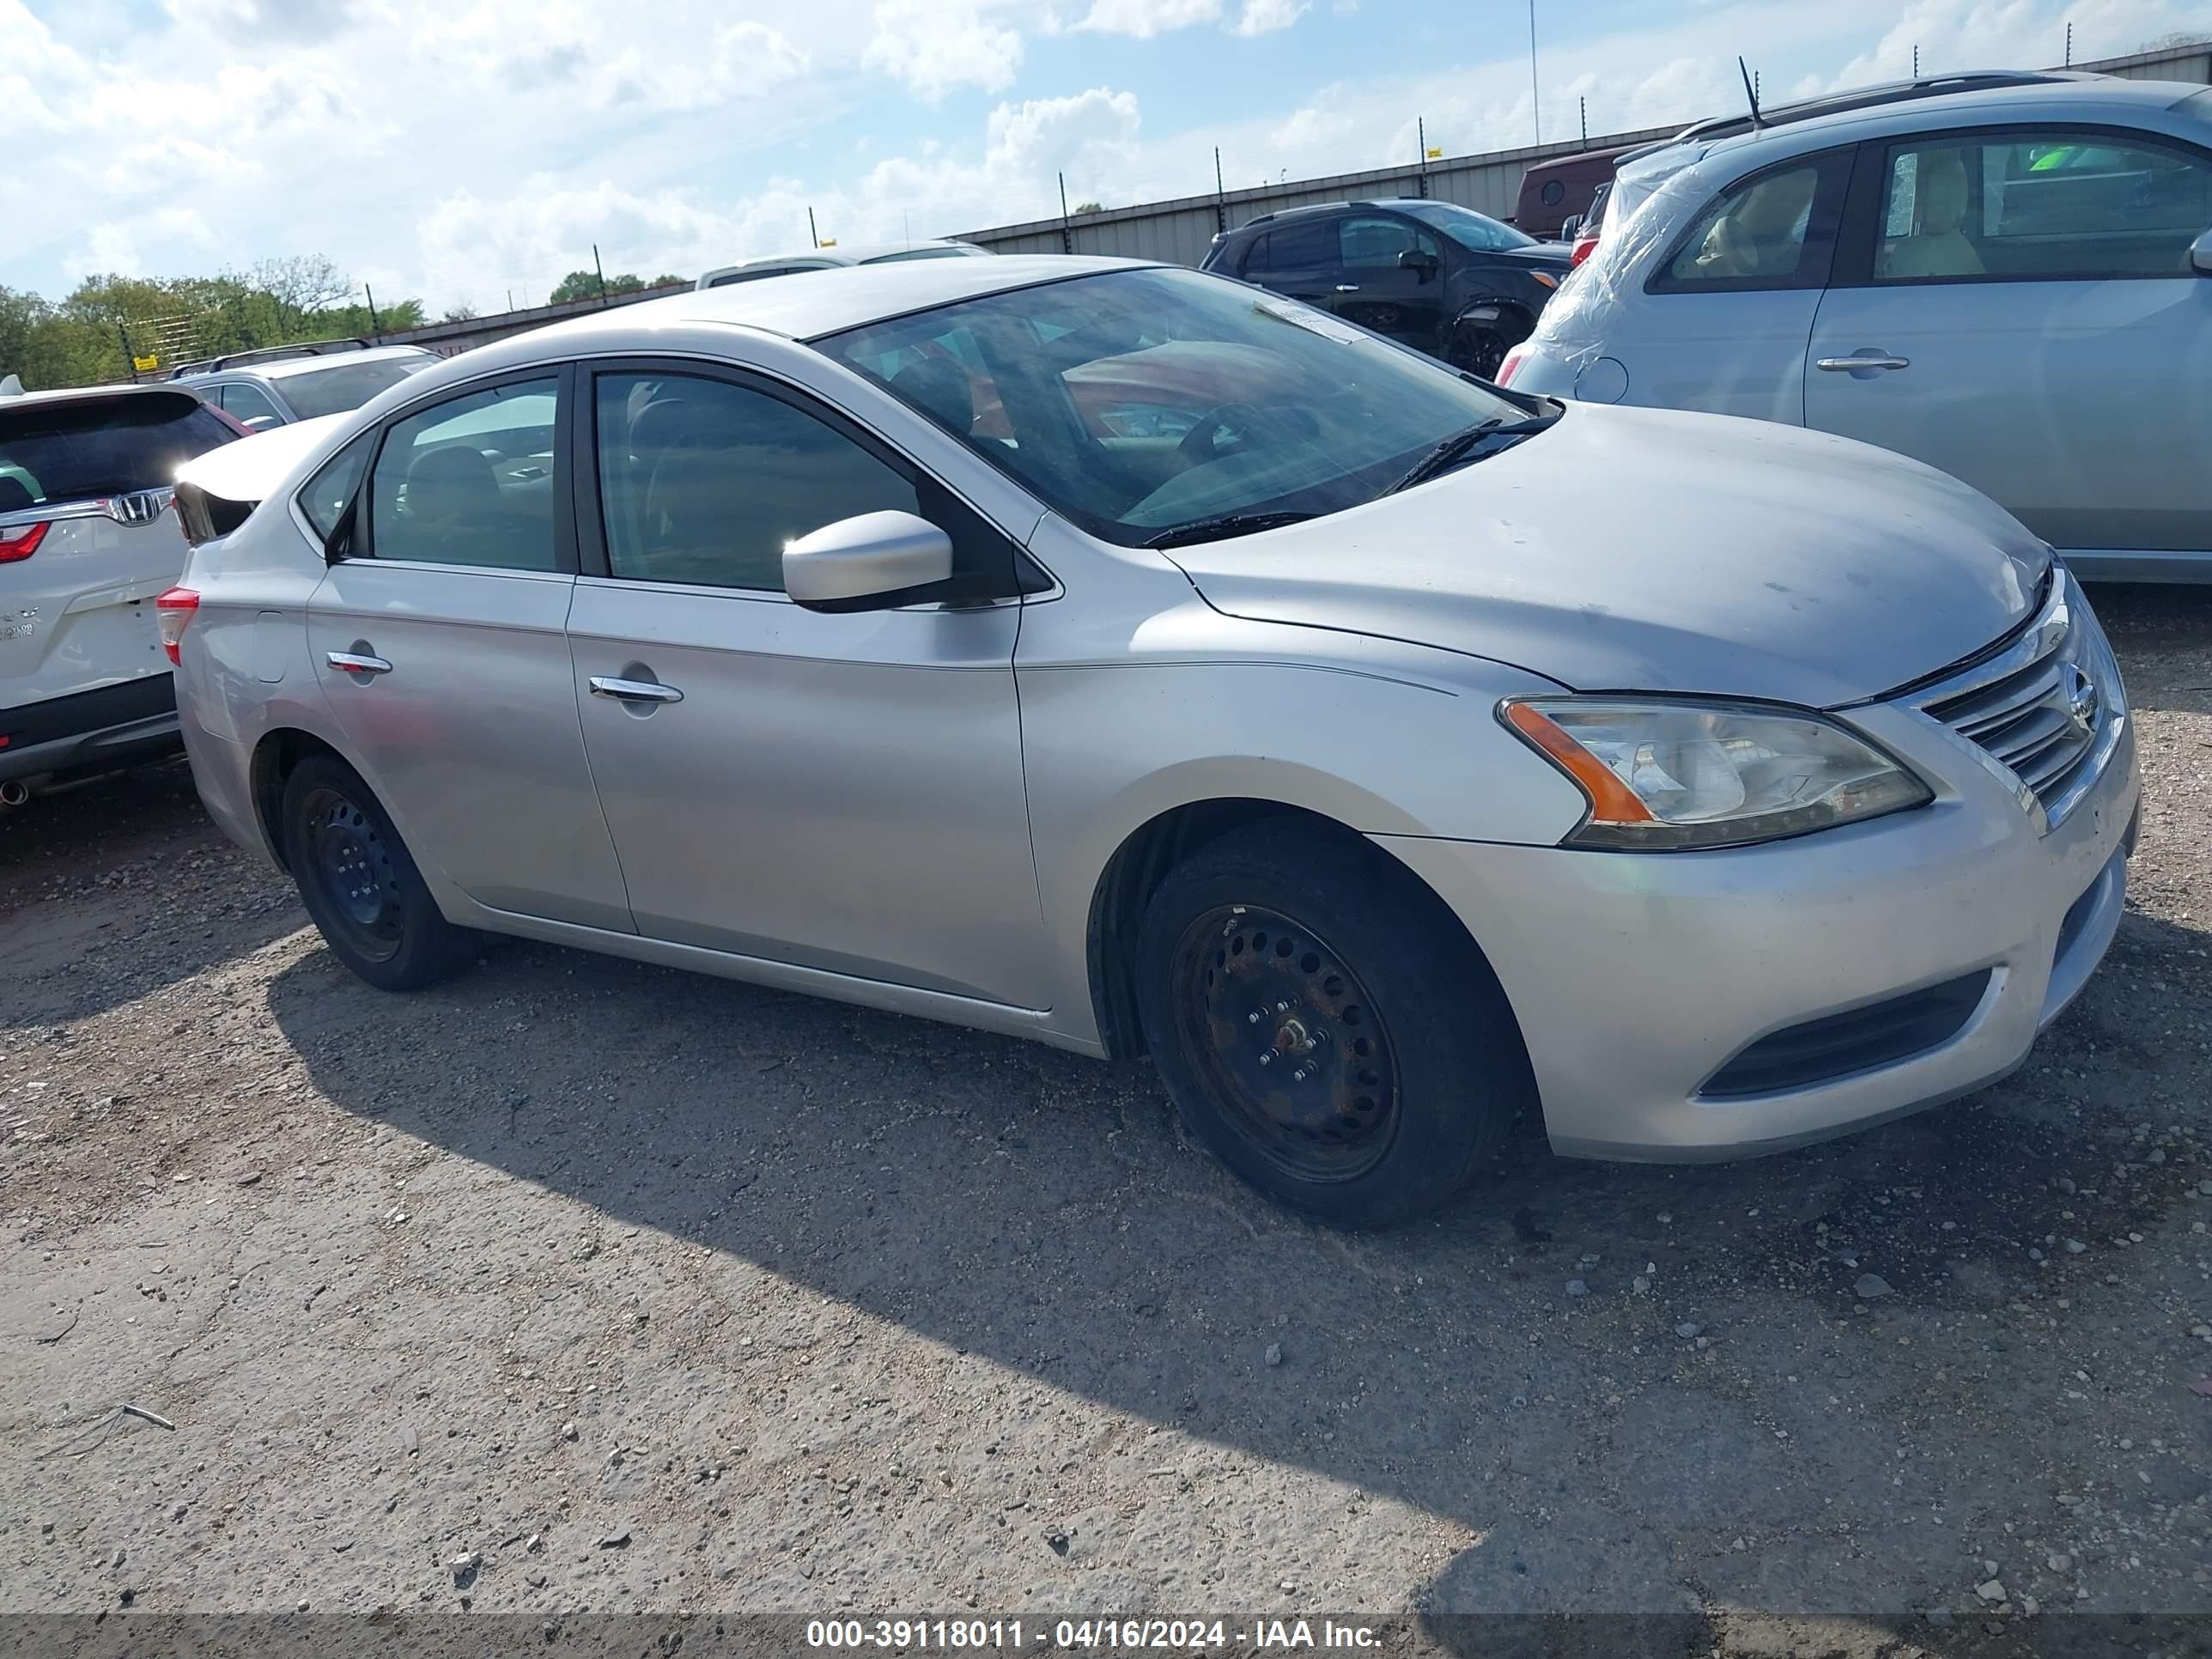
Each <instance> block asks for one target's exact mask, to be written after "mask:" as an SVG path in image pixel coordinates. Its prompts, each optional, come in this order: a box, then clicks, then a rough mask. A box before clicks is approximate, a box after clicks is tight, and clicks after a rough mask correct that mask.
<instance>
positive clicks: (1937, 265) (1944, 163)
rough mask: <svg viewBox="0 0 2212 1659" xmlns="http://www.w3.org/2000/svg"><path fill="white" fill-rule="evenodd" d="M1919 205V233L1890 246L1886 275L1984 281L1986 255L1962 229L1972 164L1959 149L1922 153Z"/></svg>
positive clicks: (1885, 253) (1884, 255)
mask: <svg viewBox="0 0 2212 1659" xmlns="http://www.w3.org/2000/svg"><path fill="white" fill-rule="evenodd" d="M1914 194H1915V196H1916V197H1917V201H1916V202H1915V204H1914V205H1915V207H1916V209H1917V216H1918V218H1919V221H1920V224H1919V228H1918V229H1917V230H1916V231H1914V233H1913V234H1911V235H1910V236H1900V237H1898V238H1897V239H1895V240H1893V241H1889V242H1887V243H1884V244H1883V246H1882V250H1881V270H1880V271H1879V272H1878V273H1877V274H1879V275H1881V276H1895V277H1913V276H1980V275H1981V274H1982V270H1983V267H1982V256H1981V255H1980V254H1979V253H1978V252H1976V251H1975V248H1974V245H1973V244H1972V242H1970V241H1968V240H1966V233H1965V232H1963V231H1961V230H1960V228H1959V227H1960V225H1961V224H1962V223H1964V222H1965V221H1966V207H1967V200H1966V197H1967V191H1966V161H1965V160H1964V159H1963V158H1962V157H1961V156H1960V154H1959V152H1958V151H1957V150H1955V149H1932V150H1923V151H1921V152H1920V161H1919V170H1918V178H1917V181H1916V185H1915V189H1914Z"/></svg>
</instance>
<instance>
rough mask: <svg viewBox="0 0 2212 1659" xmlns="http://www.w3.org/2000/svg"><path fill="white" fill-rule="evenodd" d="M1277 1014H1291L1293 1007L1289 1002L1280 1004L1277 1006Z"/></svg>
mask: <svg viewBox="0 0 2212 1659" xmlns="http://www.w3.org/2000/svg"><path fill="white" fill-rule="evenodd" d="M1275 1012H1277V1013H1279V1014H1287V1013H1289V1012H1291V1005H1290V1004H1289V1003H1287V1002H1279V1003H1277V1004H1276V1005H1275Z"/></svg>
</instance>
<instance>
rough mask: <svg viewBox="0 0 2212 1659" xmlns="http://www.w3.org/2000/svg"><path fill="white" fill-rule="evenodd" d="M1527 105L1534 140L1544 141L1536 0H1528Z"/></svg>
mask: <svg viewBox="0 0 2212 1659" xmlns="http://www.w3.org/2000/svg"><path fill="white" fill-rule="evenodd" d="M1528 105H1529V107H1530V109H1531V110H1533V111H1534V114H1535V121H1536V142H1537V143H1540V144H1541V143H1543V142H1544V100H1542V98H1541V97H1540V96H1539V95H1538V94H1537V92H1536V0H1528Z"/></svg>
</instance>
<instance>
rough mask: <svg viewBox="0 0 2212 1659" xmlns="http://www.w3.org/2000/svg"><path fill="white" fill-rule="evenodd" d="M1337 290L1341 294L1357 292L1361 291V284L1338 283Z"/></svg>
mask: <svg viewBox="0 0 2212 1659" xmlns="http://www.w3.org/2000/svg"><path fill="white" fill-rule="evenodd" d="M1336 291H1337V292H1338V293H1339V294H1357V293H1358V292H1359V284H1358V283H1338V284H1337V285H1336Z"/></svg>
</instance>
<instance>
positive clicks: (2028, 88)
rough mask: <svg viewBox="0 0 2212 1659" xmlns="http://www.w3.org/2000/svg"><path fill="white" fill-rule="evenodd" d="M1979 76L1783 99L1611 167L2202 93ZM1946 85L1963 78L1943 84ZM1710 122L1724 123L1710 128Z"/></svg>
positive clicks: (1636, 168)
mask: <svg viewBox="0 0 2212 1659" xmlns="http://www.w3.org/2000/svg"><path fill="white" fill-rule="evenodd" d="M1983 79H1984V77H1983V76H1979V75H1964V76H1933V77H1927V78H1924V79H1923V80H1922V81H1920V82H1890V83H1887V84H1886V85H1883V86H1880V87H1869V88H1860V89H1859V90H1858V91H1857V92H1855V93H1844V94H1837V95H1836V97H1835V99H1834V100H1832V101H1834V102H1835V103H1836V104H1837V107H1836V108H1834V109H1832V110H1820V109H1818V108H1817V106H1818V105H1819V104H1821V103H1825V102H1828V101H1831V100H1825V99H1824V100H1809V101H1810V105H1811V106H1812V107H1808V105H1804V104H1801V105H1796V106H1790V108H1791V109H1793V110H1795V111H1797V112H1799V113H1790V112H1788V111H1785V110H1783V109H1776V110H1772V111H1770V112H1766V113H1767V114H1768V115H1769V117H1770V118H1771V125H1762V126H1759V127H1757V128H1749V127H1748V126H1747V121H1748V117H1745V118H1742V123H1741V124H1740V123H1737V122H1733V121H1732V122H1729V123H1726V124H1724V125H1723V124H1721V123H1716V122H1701V123H1699V125H1696V126H1692V127H1688V128H1686V129H1684V130H1683V131H1682V132H1681V133H1680V134H1679V135H1678V136H1677V137H1674V138H1673V139H1668V140H1662V141H1661V142H1660V143H1657V144H1655V145H1653V146H1651V147H1650V149H1644V150H1640V151H1638V152H1637V153H1636V154H1635V155H1633V156H1632V157H1631V158H1628V159H1627V160H1626V161H1625V162H1624V164H1623V166H1622V167H1621V169H1620V170H1621V172H1622V173H1624V174H1638V173H1644V172H1646V171H1648V170H1651V169H1653V168H1655V167H1656V169H1657V170H1660V171H1663V172H1671V171H1674V169H1675V168H1677V167H1681V166H1682V165H1684V164H1685V162H1686V161H1702V160H1704V159H1705V157H1707V156H1711V155H1743V156H1746V157H1751V156H1753V155H1767V154H1770V153H1771V154H1772V155H1796V154H1797V153H1799V152H1801V151H1804V150H1808V149H1826V148H1827V147H1828V146H1829V145H1831V144H1833V143H1837V142H1838V141H1839V140H1856V139H1858V138H1866V137H1883V136H1885V135H1887V134H1889V133H1893V132H1919V131H1936V130H1942V129H1944V128H1948V127H1964V126H1978V125H1984V124H1987V123H1989V122H1991V121H2013V120H2029V121H2037V120H2052V121H2087V120H2094V119H2096V118H2099V117H2100V116H2102V117H2106V118H2120V119H2122V120H2125V119H2127V118H2130V117H2132V116H2138V115H2141V114H2143V113H2145V112H2149V111H2154V110H2164V109H2171V108H2172V107H2173V106H2175V105H2177V104H2179V103H2182V102H2184V101H2185V100H2188V99H2190V98H2191V97H2194V96H2195V95H2196V94H2198V93H2201V92H2203V90H2204V88H2203V87H2200V86H2191V85H2190V84H2188V83H2187V82H2178V81H2130V80H2125V79H2123V78H2121V77H2120V76H2109V75H2089V74H2080V73H2073V74H2069V73H2063V72H2060V71H2055V70H2054V71H2051V72H2049V73H2047V74H2045V75H2040V76H2026V75H2021V74H2011V73H2007V72H2003V71H1994V70H1993V71H1989V72H1988V76H1987V82H1986V83H1984V84H1975V83H1976V82H1980V81H1982V80H1983ZM1947 82H1965V83H1966V84H1965V85H1963V86H1960V87H1957V88H1951V87H1948V86H1947V85H1946V83H1947ZM1716 125H1721V126H1722V128H1723V130H1722V131H1711V129H1712V128H1713V127H1715V126H1716ZM1700 129H1705V131H1701V130H1700ZM1731 129H1734V130H1731Z"/></svg>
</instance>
